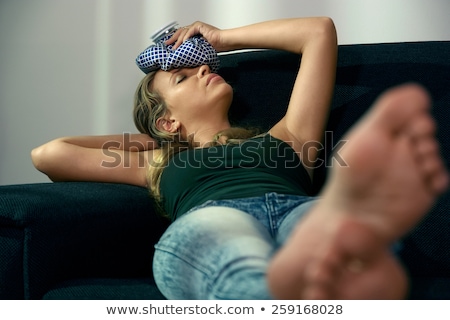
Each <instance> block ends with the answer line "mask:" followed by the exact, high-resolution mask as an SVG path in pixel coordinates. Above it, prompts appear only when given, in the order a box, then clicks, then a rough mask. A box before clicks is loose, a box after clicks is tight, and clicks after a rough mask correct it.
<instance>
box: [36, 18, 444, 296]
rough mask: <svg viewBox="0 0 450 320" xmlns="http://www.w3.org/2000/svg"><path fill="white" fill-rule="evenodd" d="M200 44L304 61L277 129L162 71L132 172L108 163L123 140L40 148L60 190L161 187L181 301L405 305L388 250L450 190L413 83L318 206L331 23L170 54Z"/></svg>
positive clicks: (208, 77)
mask: <svg viewBox="0 0 450 320" xmlns="http://www.w3.org/2000/svg"><path fill="white" fill-rule="evenodd" d="M196 34H201V35H202V36H203V37H204V38H205V39H206V40H207V41H208V42H209V43H210V44H211V45H212V46H213V47H214V48H215V49H216V50H217V51H219V52H223V51H230V50H235V49H248V48H270V49H280V50H286V51H291V52H295V53H298V54H299V55H301V56H302V60H301V66H300V68H299V72H298V75H297V78H296V81H295V84H294V87H293V89H292V94H291V99H290V101H289V106H288V109H287V112H286V114H285V116H284V117H283V118H282V119H280V121H279V122H277V123H276V124H275V125H274V126H273V127H272V128H271V129H270V130H269V132H268V133H263V134H260V135H256V136H255V133H254V132H251V131H249V130H245V129H240V128H231V127H230V123H229V121H228V109H229V107H230V104H231V101H232V89H231V87H230V86H229V85H228V84H227V83H226V82H225V81H224V80H223V79H222V78H221V77H220V76H218V75H216V74H212V73H211V72H210V69H209V67H208V66H198V67H196V68H183V69H174V70H170V71H162V70H158V71H157V72H153V73H150V74H148V75H147V76H146V77H145V78H144V79H143V80H142V82H141V83H140V85H139V87H138V90H137V91H136V105H135V123H136V125H137V127H138V129H139V130H140V131H141V132H142V134H139V135H134V136H133V137H132V138H133V140H134V141H140V143H138V144H135V145H134V147H133V148H129V149H128V150H123V149H122V150H117V152H118V153H120V155H121V159H124V162H123V165H121V166H114V168H111V167H109V166H105V165H104V164H105V162H108V160H110V159H106V158H107V157H106V155H105V152H104V150H103V149H102V148H104V146H105V143H106V142H111V141H113V142H114V141H117V142H119V141H121V139H122V136H103V137H69V138H61V139H57V140H54V141H52V142H49V143H48V144H45V145H43V146H41V147H39V148H37V149H35V150H33V152H32V158H33V162H34V164H35V165H36V167H37V168H38V169H39V170H41V171H43V172H44V173H46V174H47V175H48V176H49V177H50V178H51V179H52V180H54V181H60V180H95V181H106V182H120V183H130V184H135V185H140V186H147V187H149V188H150V190H151V191H152V194H153V196H155V198H156V199H157V200H159V201H160V203H161V209H162V210H163V211H164V212H165V213H166V214H167V215H168V216H169V217H170V218H171V219H172V220H173V221H174V222H173V223H172V224H171V226H170V227H169V228H168V230H167V231H166V232H165V233H164V235H163V236H162V238H161V239H160V241H159V243H158V244H157V245H156V252H155V257H154V266H153V271H154V276H155V280H156V282H157V284H158V287H159V288H160V290H161V292H162V293H163V294H164V295H165V296H166V297H167V298H169V299H270V298H281V299H288V298H296V299H297V298H305V299H313V298H320V299H326V298H333V299H336V298H338V299H342V298H349V299H356V298H368V299H373V298H383V299H388V298H402V297H404V296H405V294H406V291H407V280H406V276H405V272H404V270H403V269H402V268H401V266H400V264H399V263H398V262H397V260H396V259H395V257H394V256H393V255H392V253H391V250H390V248H391V246H392V243H393V242H394V241H396V240H397V239H399V238H400V237H401V236H402V235H404V234H405V232H407V231H408V230H409V229H410V228H411V227H413V226H414V225H415V224H416V223H417V221H418V220H419V219H420V218H421V217H422V216H423V215H424V214H425V212H426V211H427V210H428V209H429V207H430V206H431V205H432V203H433V201H434V199H435V198H436V197H437V196H438V195H439V194H440V193H441V192H443V191H444V190H445V188H446V185H447V174H446V172H445V169H444V166H443V164H442V161H441V159H440V158H439V155H438V150H437V148H436V141H435V140H434V138H433V127H434V126H433V122H432V120H431V118H430V116H429V115H428V113H427V107H428V105H429V101H428V97H427V95H426V93H425V92H424V91H423V90H422V89H421V88H418V87H416V86H405V87H401V88H396V89H394V90H392V91H391V92H388V93H386V95H384V96H383V97H381V98H380V100H379V101H378V102H377V103H376V105H375V106H374V108H373V110H372V111H371V112H370V113H369V114H368V115H367V116H366V117H364V118H363V119H362V120H361V121H360V123H359V124H357V125H356V126H355V128H354V129H353V130H352V131H351V132H350V133H349V134H348V136H347V137H346V140H348V141H349V142H348V143H347V145H346V146H345V148H344V150H342V153H341V157H342V158H343V159H344V160H345V161H346V163H347V165H348V166H346V167H339V166H337V167H335V168H333V169H332V170H331V174H330V180H329V181H328V182H327V184H326V186H325V187H324V188H323V191H322V192H321V194H320V197H319V198H320V200H316V198H312V197H310V195H309V194H310V184H311V179H312V178H313V168H314V166H315V161H316V158H317V149H316V148H307V147H308V146H310V145H311V142H313V143H314V142H320V141H321V139H322V135H323V133H324V128H325V124H326V121H327V116H328V111H329V105H330V101H331V97H332V91H333V86H334V77H335V68H336V54H337V39H336V32H335V28H334V24H333V22H332V20H331V19H329V18H299V19H283V20H275V21H267V22H263V23H258V24H253V25H249V26H244V27H240V28H235V29H228V30H219V29H217V28H215V27H212V26H210V25H207V24H205V23H202V22H196V23H193V24H192V25H190V26H188V27H185V28H181V29H179V30H178V31H176V33H175V34H174V35H173V36H172V38H171V39H170V40H168V41H167V44H174V48H177V47H178V46H179V45H180V44H181V43H182V42H183V41H185V40H186V39H188V38H190V37H192V36H194V35H196ZM150 136H151V137H152V138H154V139H155V140H153V139H152V138H150ZM371 141H372V143H370V142H371ZM109 145H111V144H109ZM125 160H127V162H126V163H125ZM102 164H103V165H102Z"/></svg>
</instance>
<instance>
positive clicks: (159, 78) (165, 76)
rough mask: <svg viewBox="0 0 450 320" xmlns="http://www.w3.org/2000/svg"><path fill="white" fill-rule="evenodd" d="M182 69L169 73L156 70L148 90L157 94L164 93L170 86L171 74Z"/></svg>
mask: <svg viewBox="0 0 450 320" xmlns="http://www.w3.org/2000/svg"><path fill="white" fill-rule="evenodd" d="M181 70H182V69H172V70H169V71H164V70H161V69H160V70H158V71H156V73H155V77H154V78H153V81H152V82H151V83H150V88H149V89H152V90H156V91H159V92H162V91H164V89H165V88H167V86H168V85H169V84H170V78H171V77H172V75H173V74H175V73H177V72H180V71H181Z"/></svg>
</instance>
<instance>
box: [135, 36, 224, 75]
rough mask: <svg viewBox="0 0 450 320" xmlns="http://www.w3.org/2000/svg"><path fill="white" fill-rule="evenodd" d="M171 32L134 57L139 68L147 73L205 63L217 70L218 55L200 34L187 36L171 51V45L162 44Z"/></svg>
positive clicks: (212, 70)
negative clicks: (187, 37)
mask: <svg viewBox="0 0 450 320" xmlns="http://www.w3.org/2000/svg"><path fill="white" fill-rule="evenodd" d="M172 34H173V33H172ZM172 34H169V35H167V36H165V37H164V38H162V39H161V40H159V41H158V42H157V43H156V44H154V45H151V46H149V47H148V48H147V49H145V50H144V51H143V52H142V53H141V54H139V56H138V57H137V58H136V64H137V65H138V67H139V69H141V70H142V71H143V72H144V73H149V72H150V71H155V70H158V69H161V70H164V71H167V70H170V69H177V68H193V67H197V66H200V65H204V64H207V65H208V66H209V67H210V68H211V72H217V70H218V69H219V65H220V61H219V57H218V56H217V52H216V50H215V49H214V48H213V47H212V46H211V45H210V44H209V43H208V42H207V41H206V40H205V39H204V38H202V37H200V36H194V37H192V38H189V39H188V40H186V41H185V42H184V43H183V44H182V45H181V46H179V47H178V49H177V50H175V51H173V50H172V47H173V45H166V44H164V41H166V40H168V39H169V38H170V37H171V36H172Z"/></svg>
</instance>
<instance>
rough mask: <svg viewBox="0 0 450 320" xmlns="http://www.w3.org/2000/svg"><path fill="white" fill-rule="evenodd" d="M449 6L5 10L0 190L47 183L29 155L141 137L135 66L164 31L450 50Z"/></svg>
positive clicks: (263, 4) (206, 2)
mask: <svg viewBox="0 0 450 320" xmlns="http://www.w3.org/2000/svg"><path fill="white" fill-rule="evenodd" d="M449 12H450V1H448V0H370V1H363V0H314V1H311V0H131V1H125V0H33V1H30V0H1V1H0V184H18V183H30V182H48V181H49V180H48V179H47V178H46V177H45V176H44V175H43V174H41V173H39V172H37V171H36V170H35V169H34V167H33V166H32V164H31V161H30V157H29V153H30V150H31V149H32V148H33V147H35V146H37V145H40V144H42V143H44V142H46V141H48V140H50V139H53V138H56V137H59V136H65V135H90V134H108V133H121V132H134V131H135V129H134V125H133V123H132V119H131V105H132V96H133V93H134V89H135V87H136V84H137V83H138V81H139V80H140V78H141V77H142V76H143V73H141V71H140V70H139V69H138V68H137V67H136V66H135V64H134V59H135V58H136V56H137V54H138V53H139V52H140V51H142V50H143V49H144V48H145V47H147V46H148V45H150V44H151V43H150V40H149V39H148V36H149V35H150V34H151V33H152V32H153V31H154V30H155V29H158V28H160V27H161V26H163V25H164V24H165V23H167V22H169V21H172V20H177V21H178V22H179V23H180V25H187V24H189V23H191V22H193V21H195V20H202V21H205V22H207V23H210V24H214V25H216V26H218V27H220V28H228V27H236V26H239V25H243V24H249V23H254V22H259V21H262V20H268V19H276V18H286V17H294V16H314V15H326V16H331V17H332V18H333V19H334V21H335V24H336V26H337V29H338V33H339V42H340V43H341V44H352V43H375V42H396V41H418V40H450V22H449V19H448V14H449Z"/></svg>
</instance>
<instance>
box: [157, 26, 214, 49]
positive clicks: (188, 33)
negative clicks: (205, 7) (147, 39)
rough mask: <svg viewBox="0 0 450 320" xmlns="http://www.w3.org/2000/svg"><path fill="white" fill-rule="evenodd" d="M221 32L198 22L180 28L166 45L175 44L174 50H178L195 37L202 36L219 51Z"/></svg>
mask: <svg viewBox="0 0 450 320" xmlns="http://www.w3.org/2000/svg"><path fill="white" fill-rule="evenodd" d="M219 31H220V30H219V29H218V28H216V27H213V26H211V25H208V24H206V23H203V22H200V21H197V22H194V23H193V24H191V25H188V26H184V27H181V28H178V30H177V31H175V33H174V34H173V36H172V37H171V38H170V39H169V40H167V41H166V42H165V43H166V44H167V45H171V44H173V47H172V49H173V50H176V49H177V48H178V47H179V46H181V44H182V43H183V42H185V41H186V40H187V39H189V38H192V37H193V36H195V35H202V36H203V38H205V39H206V41H208V42H209V43H210V44H211V45H212V46H213V47H214V48H215V49H216V50H217V47H218V46H220V35H219Z"/></svg>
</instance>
